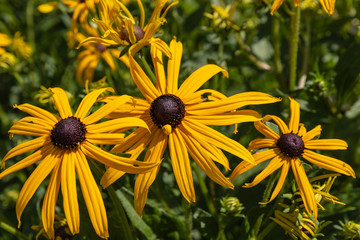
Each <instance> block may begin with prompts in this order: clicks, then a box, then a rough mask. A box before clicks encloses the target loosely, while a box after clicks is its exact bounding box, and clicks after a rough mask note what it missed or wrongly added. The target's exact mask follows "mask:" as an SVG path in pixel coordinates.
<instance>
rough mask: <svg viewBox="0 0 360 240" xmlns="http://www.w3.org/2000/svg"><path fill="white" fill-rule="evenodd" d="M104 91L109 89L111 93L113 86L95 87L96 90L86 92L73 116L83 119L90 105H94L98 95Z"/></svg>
mask: <svg viewBox="0 0 360 240" xmlns="http://www.w3.org/2000/svg"><path fill="white" fill-rule="evenodd" d="M105 91H109V92H112V93H114V92H115V91H114V89H113V88H111V87H108V88H101V89H97V90H95V91H93V92H91V93H89V94H87V95H86V96H85V97H84V98H83V100H82V101H81V103H80V105H79V107H78V109H77V110H76V112H75V114H74V117H77V118H80V119H83V118H84V117H85V116H86V114H87V113H88V112H89V111H90V109H91V107H92V106H93V105H94V103H95V102H96V100H97V99H98V97H99V96H100V95H101V94H102V93H104V92H105Z"/></svg>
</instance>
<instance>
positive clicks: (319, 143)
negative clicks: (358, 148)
mask: <svg viewBox="0 0 360 240" xmlns="http://www.w3.org/2000/svg"><path fill="white" fill-rule="evenodd" d="M347 147H348V145H347V143H346V142H345V141H344V140H340V139H316V140H310V141H307V142H306V143H305V148H308V149H314V150H345V149H347Z"/></svg>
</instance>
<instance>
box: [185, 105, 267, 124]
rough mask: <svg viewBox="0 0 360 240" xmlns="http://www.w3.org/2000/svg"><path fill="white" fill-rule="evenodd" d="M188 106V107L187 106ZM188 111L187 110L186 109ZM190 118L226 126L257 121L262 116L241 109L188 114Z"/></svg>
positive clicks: (203, 122)
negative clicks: (215, 112) (220, 112)
mask: <svg viewBox="0 0 360 240" xmlns="http://www.w3.org/2000/svg"><path fill="white" fill-rule="evenodd" d="M185 108H186V107H185ZM185 111H186V110H185ZM187 118H188V119H193V120H196V121H198V122H200V123H202V124H205V125H211V126H226V125H232V124H235V123H242V122H256V121H259V120H261V116H260V115H259V114H258V113H257V112H255V111H253V110H239V111H236V112H229V113H223V114H221V115H209V116H206V115H200V116H196V115H195V116H193V115H189V116H187Z"/></svg>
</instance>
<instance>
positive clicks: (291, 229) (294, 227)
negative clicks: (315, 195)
mask: <svg viewBox="0 0 360 240" xmlns="http://www.w3.org/2000/svg"><path fill="white" fill-rule="evenodd" d="M274 215H275V217H270V219H272V220H273V221H274V222H276V223H277V224H279V225H280V226H281V227H282V228H283V229H284V230H285V232H286V233H287V234H289V236H290V237H291V238H292V239H294V240H299V239H301V240H305V239H306V240H308V239H313V237H315V236H316V232H317V230H318V229H319V226H318V224H317V223H314V222H313V220H311V219H310V218H309V217H308V216H307V214H306V213H303V214H302V215H300V213H299V210H298V209H295V210H294V211H293V212H287V213H285V212H282V211H279V210H275V212H274Z"/></svg>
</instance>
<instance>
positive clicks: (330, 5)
mask: <svg viewBox="0 0 360 240" xmlns="http://www.w3.org/2000/svg"><path fill="white" fill-rule="evenodd" d="M293 1H294V7H298V6H299V5H300V2H301V0H293ZM335 1H336V0H319V2H320V4H321V6H322V7H323V9H324V10H325V12H326V13H327V14H329V15H332V14H333V13H334V9H335ZM283 2H284V0H274V3H273V4H272V6H271V10H270V13H271V15H273V14H274V13H275V11H276V10H278V8H279V7H280V6H281V5H282V4H283Z"/></svg>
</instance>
